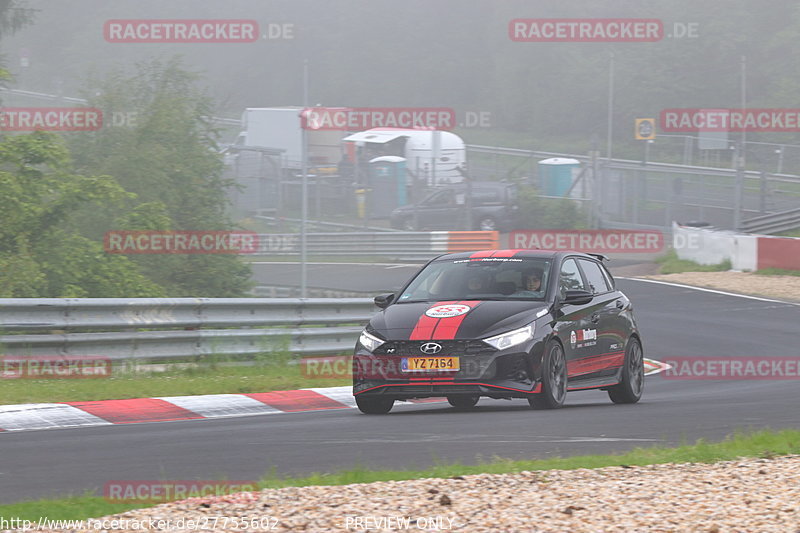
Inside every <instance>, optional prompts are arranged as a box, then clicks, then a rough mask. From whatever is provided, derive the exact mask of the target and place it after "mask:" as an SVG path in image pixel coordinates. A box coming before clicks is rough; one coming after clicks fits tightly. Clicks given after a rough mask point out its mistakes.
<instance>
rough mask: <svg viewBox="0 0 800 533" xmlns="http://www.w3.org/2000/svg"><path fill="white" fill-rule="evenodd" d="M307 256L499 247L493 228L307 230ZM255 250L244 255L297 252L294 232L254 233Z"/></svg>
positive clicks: (394, 255) (414, 255)
mask: <svg viewBox="0 0 800 533" xmlns="http://www.w3.org/2000/svg"><path fill="white" fill-rule="evenodd" d="M306 239H307V241H306V242H307V247H308V248H307V249H308V254H309V255H323V256H325V255H327V256H333V255H347V256H380V257H387V258H390V259H417V260H428V259H431V258H433V257H435V256H437V255H439V254H444V253H447V252H466V251H472V250H475V251H477V250H490V249H496V248H498V247H499V246H500V234H499V232H497V231H426V232H418V231H392V232H347V233H345V232H341V233H307V234H306ZM258 243H259V244H258V251H257V252H256V253H255V254H252V253H248V254H245V255H270V256H275V255H298V254H299V253H300V235H299V234H297V233H287V234H276V233H264V234H259V235H258Z"/></svg>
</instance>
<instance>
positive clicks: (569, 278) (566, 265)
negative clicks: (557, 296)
mask: <svg viewBox="0 0 800 533" xmlns="http://www.w3.org/2000/svg"><path fill="white" fill-rule="evenodd" d="M560 283H561V284H560V288H561V294H562V295H563V294H564V293H565V291H574V290H582V291H585V290H586V285H584V283H583V278H582V277H581V272H580V270H578V263H576V262H575V259H572V258H569V259H566V260H565V261H564V262H563V263H562V264H561V277H560Z"/></svg>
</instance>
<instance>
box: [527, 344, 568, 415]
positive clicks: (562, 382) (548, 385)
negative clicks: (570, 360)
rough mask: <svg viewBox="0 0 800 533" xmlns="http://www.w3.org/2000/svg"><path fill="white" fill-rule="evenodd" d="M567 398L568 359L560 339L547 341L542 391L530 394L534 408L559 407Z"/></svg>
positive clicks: (530, 401) (543, 360) (543, 362)
mask: <svg viewBox="0 0 800 533" xmlns="http://www.w3.org/2000/svg"><path fill="white" fill-rule="evenodd" d="M566 399H567V360H566V357H565V356H564V348H562V347H561V344H559V343H558V341H555V340H551V341H550V342H548V343H547V346H545V349H544V355H543V356H542V392H540V393H539V394H533V395H531V396H528V403H529V404H530V406H531V407H533V408H534V409H558V408H559V407H561V406H562V405H564V401H565V400H566Z"/></svg>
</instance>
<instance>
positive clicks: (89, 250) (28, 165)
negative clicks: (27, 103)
mask: <svg viewBox="0 0 800 533" xmlns="http://www.w3.org/2000/svg"><path fill="white" fill-rule="evenodd" d="M0 168H2V169H3V170H0V212H2V213H3V224H2V225H0V297H4V298H12V297H17V298H33V297H54V298H55V297H72V296H86V297H114V296H161V295H162V294H163V293H162V292H161V291H160V290H159V289H158V287H157V286H156V285H154V284H153V283H151V282H150V281H148V280H146V279H145V278H144V277H143V276H142V275H141V274H139V272H138V270H137V268H136V266H135V265H134V264H133V263H132V262H130V261H129V260H127V259H126V258H125V257H120V256H117V257H113V256H108V255H107V254H105V253H104V252H103V249H102V246H101V245H100V244H99V243H97V242H93V241H91V240H89V239H87V238H85V237H82V236H80V235H78V234H76V233H74V232H73V231H71V230H70V229H69V218H70V215H71V214H72V213H73V212H75V211H77V210H80V209H85V208H86V207H87V206H98V205H112V206H113V205H120V204H121V203H122V202H124V201H125V200H127V199H130V198H131V197H132V196H133V195H132V194H130V193H126V192H125V191H124V190H123V189H122V188H121V187H120V186H119V185H118V184H117V183H116V182H115V181H114V179H113V178H111V177H109V176H88V177H87V176H81V175H78V174H74V173H73V172H72V168H71V162H70V158H69V154H68V153H67V150H66V147H65V146H64V144H63V143H62V142H61V139H60V138H59V137H57V136H56V135H53V134H50V133H45V132H35V133H32V134H30V135H17V136H12V137H7V138H5V139H3V141H2V142H0Z"/></svg>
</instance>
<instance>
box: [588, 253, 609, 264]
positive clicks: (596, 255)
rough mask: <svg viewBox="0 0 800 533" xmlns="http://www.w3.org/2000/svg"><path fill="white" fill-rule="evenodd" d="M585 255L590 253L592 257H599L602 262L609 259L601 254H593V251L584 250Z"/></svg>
mask: <svg viewBox="0 0 800 533" xmlns="http://www.w3.org/2000/svg"><path fill="white" fill-rule="evenodd" d="M586 255H591V256H592V257H595V258H597V259H599V260H600V261H602V262H604V263H605V262H607V261H611V259H610V258H609V257H608V256H606V255H603V254H593V253H589V252H586Z"/></svg>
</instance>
